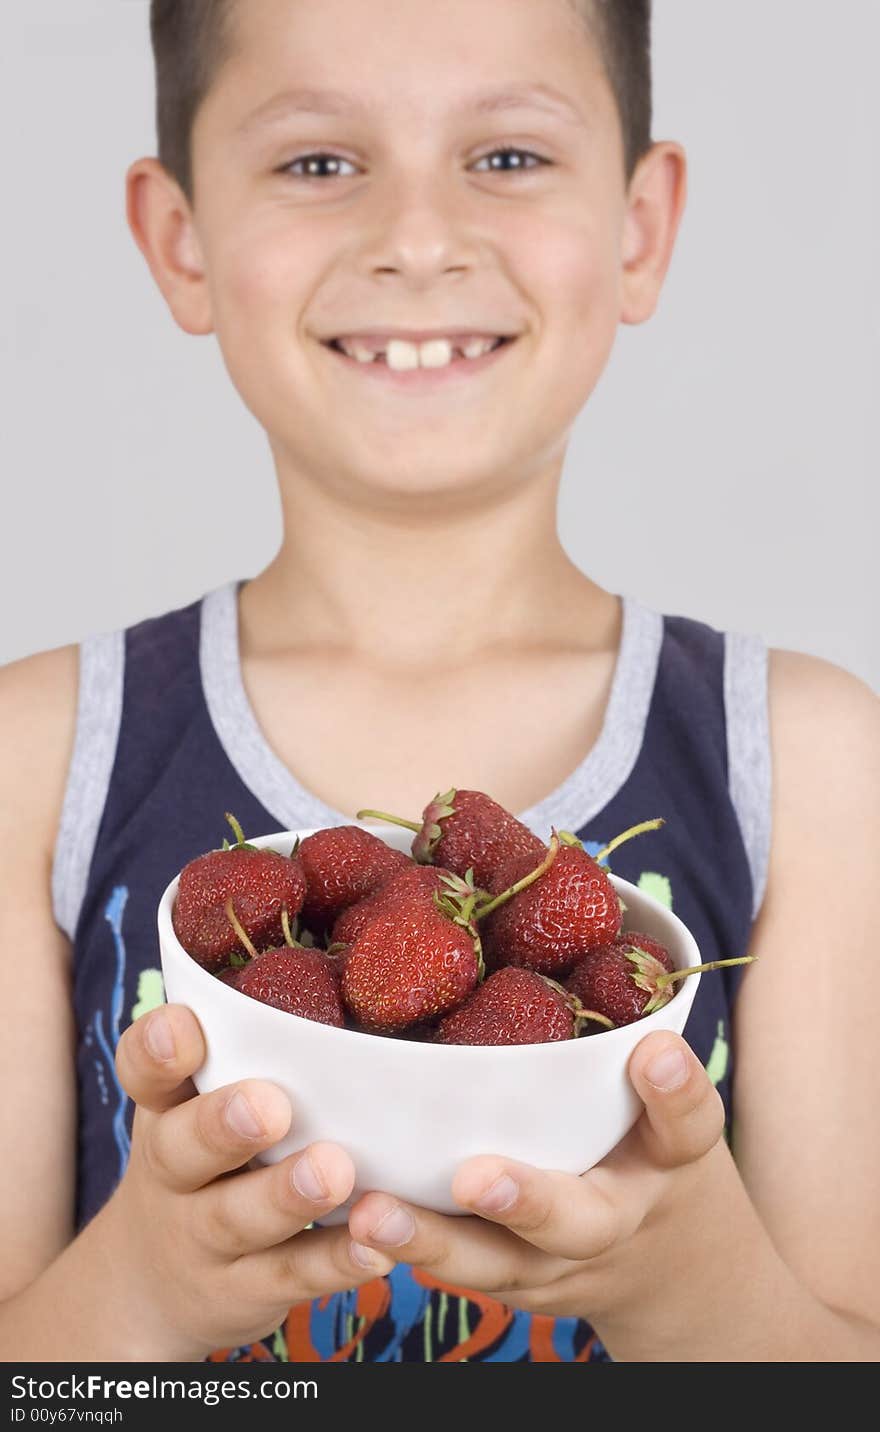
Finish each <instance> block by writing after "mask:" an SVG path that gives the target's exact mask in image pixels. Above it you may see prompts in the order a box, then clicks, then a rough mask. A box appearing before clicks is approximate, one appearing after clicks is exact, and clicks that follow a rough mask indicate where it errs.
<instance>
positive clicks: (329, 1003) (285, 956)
mask: <svg viewBox="0 0 880 1432" xmlns="http://www.w3.org/2000/svg"><path fill="white" fill-rule="evenodd" d="M234 988H235V989H237V990H239V991H240V992H241V994H246V995H249V996H250V998H251V999H257V1000H259V1001H260V1003H261V1004H271V1005H274V1007H275V1009H284V1010H286V1011H287V1013H288V1014H298V1015H300V1016H301V1018H302V1019H314V1020H317V1021H318V1022H319V1023H320V1024H333V1025H336V1026H337V1027H339V1028H342V1026H343V1025H344V1023H345V1019H344V1016H343V1012H342V1001H341V999H340V997H339V975H338V973H337V972H336V970H335V969H334V968H333V966H332V963H331V962H330V960H328V958H327V956H326V954H325V953H324V951H323V950H307V949H305V948H304V947H303V946H302V945H297V946H294V947H293V948H292V949H291V948H288V947H287V946H282V947H281V948H280V949H277V950H264V951H263V952H262V954H258V955H255V956H254V958H253V959H252V960H249V961H248V963H247V964H246V965H245V966H244V968H243V969H241V970H239V971H238V978H237V979H236V980H235V981H234Z"/></svg>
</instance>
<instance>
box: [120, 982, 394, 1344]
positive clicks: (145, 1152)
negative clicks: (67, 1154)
mask: <svg viewBox="0 0 880 1432" xmlns="http://www.w3.org/2000/svg"><path fill="white" fill-rule="evenodd" d="M204 1057H205V1044H204V1037H203V1035H202V1031H201V1028H200V1026H199V1024H198V1021H197V1020H196V1018H195V1016H194V1015H193V1014H192V1012H191V1011H190V1010H189V1009H187V1008H185V1007H184V1006H182V1005H164V1006H162V1008H161V1009H158V1010H153V1011H151V1012H150V1013H149V1014H145V1015H143V1016H142V1017H141V1018H140V1019H138V1020H137V1021H136V1022H135V1023H134V1024H133V1025H131V1027H130V1028H129V1029H127V1030H126V1031H125V1033H124V1034H123V1035H122V1037H121V1039H120V1041H119V1045H118V1048H117V1055H116V1067H117V1072H118V1074H119V1078H120V1081H121V1083H122V1085H123V1088H124V1089H125V1090H126V1092H127V1093H128V1094H129V1095H130V1096H131V1098H132V1099H133V1100H134V1102H135V1103H136V1104H137V1106H138V1107H137V1109H136V1111H135V1118H134V1127H133V1135H132V1144H131V1158H130V1160H129V1164H128V1168H127V1170H126V1173H125V1176H124V1177H123V1179H122V1181H121V1183H120V1185H119V1187H118V1189H117V1190H116V1192H115V1194H114V1195H113V1197H112V1198H111V1199H110V1201H109V1203H108V1204H107V1205H105V1208H104V1210H102V1212H101V1213H100V1214H98V1218H99V1219H102V1220H103V1222H104V1225H105V1228H106V1229H109V1230H111V1231H112V1232H111V1237H110V1245H109V1252H110V1254H111V1256H112V1258H113V1259H114V1260H121V1265H122V1267H123V1268H124V1272H125V1284H126V1290H127V1300H126V1301H127V1308H128V1309H130V1315H131V1318H132V1345H133V1347H135V1348H136V1349H137V1350H138V1351H137V1353H136V1354H133V1355H137V1356H144V1357H147V1358H148V1359H150V1360H159V1361H186V1360H190V1361H195V1360H197V1359H199V1358H202V1357H206V1356H207V1355H208V1354H209V1353H211V1352H213V1351H216V1350H218V1349H220V1348H226V1347H238V1346H241V1345H242V1344H247V1343H251V1342H255V1341H256V1340H257V1339H258V1338H261V1337H266V1336H267V1335H268V1334H269V1333H271V1332H272V1331H273V1329H274V1328H276V1327H278V1326H279V1325H280V1324H281V1323H282V1322H283V1320H284V1318H285V1317H286V1315H287V1313H288V1311H289V1309H290V1308H291V1307H293V1306H294V1305H295V1304H296V1303H301V1302H304V1301H309V1300H311V1299H312V1298H317V1297H321V1296H324V1295H326V1294H329V1293H334V1292H339V1291H341V1290H343V1289H348V1288H354V1287H357V1286H358V1285H359V1284H361V1283H366V1282H369V1280H370V1279H372V1278H375V1277H377V1276H379V1275H381V1274H382V1273H385V1272H387V1271H389V1269H390V1268H392V1267H393V1263H392V1262H391V1261H390V1260H389V1259H388V1258H387V1257H384V1256H383V1255H381V1254H378V1253H373V1254H372V1255H370V1253H369V1250H361V1251H362V1254H363V1256H365V1257H367V1258H370V1257H371V1261H372V1266H370V1267H367V1266H365V1265H364V1264H361V1263H359V1262H356V1261H355V1260H354V1258H353V1256H352V1251H351V1239H350V1235H349V1232H348V1229H347V1228H346V1226H345V1225H344V1224H343V1225H342V1226H341V1227H339V1228H322V1229H312V1230H309V1231H307V1232H303V1231H302V1230H303V1229H305V1228H306V1227H307V1225H308V1224H309V1223H311V1222H312V1220H313V1219H316V1218H320V1217H321V1215H322V1214H323V1215H325V1216H326V1214H327V1213H328V1212H329V1211H330V1210H331V1209H333V1208H335V1207H337V1206H338V1205H339V1204H340V1203H344V1202H345V1200H346V1199H347V1198H348V1197H349V1195H350V1193H351V1190H352V1187H353V1185H354V1179H355V1170H354V1165H353V1163H352V1161H351V1159H350V1158H349V1156H348V1154H346V1153H345V1152H344V1150H343V1149H341V1148H340V1147H339V1146H338V1145H336V1144H330V1143H319V1144H312V1145H310V1146H309V1148H307V1149H302V1150H300V1151H299V1152H297V1153H295V1154H291V1155H290V1156H289V1157H288V1158H286V1159H284V1160H283V1161H282V1162H281V1163H278V1164H273V1165H270V1166H267V1167H264V1168H259V1169H255V1170H252V1171H248V1170H244V1169H243V1165H246V1164H247V1163H248V1161H249V1160H250V1159H251V1158H253V1156H254V1155H255V1154H257V1153H259V1152H260V1151H261V1150H263V1149H266V1148H268V1147H269V1146H270V1145H271V1144H274V1143H276V1142H277V1141H278V1140H279V1139H280V1138H282V1137H283V1136H284V1135H285V1134H286V1133H287V1130H288V1128H289V1127H290V1124H291V1107H290V1104H289V1102H288V1099H287V1097H286V1096H285V1095H284V1094H283V1093H282V1091H281V1090H280V1089H279V1088H278V1087H277V1086H276V1085H274V1084H269V1083H265V1082H262V1081H258V1080H253V1079H252V1080H245V1081H243V1082H242V1083H240V1084H236V1085H230V1086H228V1087H226V1088H223V1089H217V1090H215V1091H214V1092H213V1093H211V1094H202V1095H197V1094H196V1092H195V1088H194V1086H193V1084H192V1082H191V1080H190V1077H189V1076H190V1075H191V1074H192V1073H193V1072H194V1071H195V1070H196V1069H198V1067H199V1065H200V1064H201V1063H202V1062H203V1060H204ZM293 1117H294V1119H295V1117H296V1115H295V1111H294V1113H293ZM239 1170H241V1171H239ZM315 1179H317V1180H318V1181H319V1182H318V1184H316V1183H315ZM321 1186H323V1190H324V1194H323V1196H322V1195H321ZM117 1271H118V1269H117Z"/></svg>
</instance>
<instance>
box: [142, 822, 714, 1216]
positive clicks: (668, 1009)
mask: <svg viewBox="0 0 880 1432" xmlns="http://www.w3.org/2000/svg"><path fill="white" fill-rule="evenodd" d="M365 829H368V830H371V831H373V833H374V834H375V835H378V836H380V837H381V839H382V840H384V841H385V842H386V844H387V845H391V846H394V847H395V848H396V849H398V850H404V851H406V852H407V853H408V852H409V849H410V844H411V841H412V835H411V834H409V833H408V832H407V831H405V830H402V829H400V828H398V827H393V826H382V825H373V824H369V825H365ZM311 834H312V831H310V830H300V831H283V832H278V833H276V834H274V835H264V836H260V837H258V838H256V839H252V838H250V837H249V844H252V845H257V846H267V845H268V846H271V847H272V849H273V850H278V851H280V852H281V854H283V855H289V854H290V851H291V849H292V847H293V842H294V839H295V837H296V835H299V836H300V838H301V839H304V838H305V836H307V835H311ZM611 880H612V883H613V885H614V887H615V889H616V890H617V892H618V894H619V895H620V896H621V898H622V899H623V901H624V903H625V904H626V906H627V911H626V914H625V916H624V928H625V929H630V930H641V931H643V932H644V933H645V934H649V935H653V936H655V938H656V939H658V940H660V941H662V943H663V944H664V945H665V946H666V948H667V949H668V950H669V953H670V955H671V956H672V960H673V963H674V964H675V967H676V968H677V969H684V968H685V967H687V966H688V965H698V964H699V963H700V955H699V951H698V949H697V945H696V941H695V940H694V938H693V936H692V935H691V933H690V931H689V930H688V929H687V927H686V926H685V925H683V924H682V922H681V920H679V919H678V917H677V916H676V915H674V914H673V913H672V911H671V910H667V909H666V908H665V907H664V906H663V905H661V904H659V902H658V901H656V900H654V899H652V897H651V896H649V895H646V894H645V893H644V891H642V890H639V889H638V887H637V886H635V885H631V884H630V883H629V882H628V881H626V880H621V879H619V878H618V877H617V876H616V875H612V876H611ZM176 893H177V879H176V878H175V879H174V880H172V881H171V883H170V885H169V886H168V887H167V889H166V890H165V893H164V894H163V896H162V900H161V902H160V905H159V914H158V919H159V944H160V948H161V956H162V973H163V976H164V981H165V992H166V997H167V999H168V1000H169V1002H171V1003H173V1004H184V1005H188V1006H189V1008H190V1009H191V1010H192V1011H193V1012H194V1014H195V1015H196V1017H197V1018H198V1020H199V1022H200V1024H201V1026H202V1029H203V1031H204V1034H205V1040H206V1043H207V1047H208V1055H207V1058H206V1060H205V1062H204V1064H203V1065H202V1066H201V1068H200V1069H199V1070H198V1072H197V1073H196V1074H195V1076H194V1083H195V1085H196V1088H197V1089H198V1090H199V1092H200V1093H205V1092H208V1091H210V1090H212V1089H217V1088H220V1087H221V1086H222V1085H224V1084H232V1083H234V1082H235V1081H236V1080H239V1079H268V1080H270V1081H271V1082H272V1083H274V1084H278V1085H279V1086H280V1087H281V1088H282V1089H283V1090H284V1091H285V1093H286V1094H287V1095H288V1097H289V1098H290V1101H291V1104H292V1106H293V1111H294V1112H293V1122H292V1124H291V1129H290V1132H289V1133H288V1134H287V1135H286V1137H285V1138H283V1139H282V1140H281V1141H280V1142H279V1143H277V1144H275V1145H273V1147H272V1148H271V1149H268V1150H266V1152H265V1153H263V1154H261V1155H259V1161H260V1162H263V1163H274V1162H277V1161H278V1160H279V1159H282V1158H285V1157H286V1156H287V1155H288V1154H290V1153H293V1152H294V1151H295V1150H296V1149H300V1148H303V1147H304V1146H305V1145H306V1144H309V1143H312V1142H314V1141H315V1140H317V1139H329V1140H332V1141H333V1142H334V1143H338V1144H341V1145H342V1146H343V1148H345V1149H347V1150H348V1152H349V1154H350V1155H351V1157H352V1159H353V1160H354V1164H355V1168H356V1170H357V1182H356V1185H355V1189H354V1192H353V1194H352V1198H351V1200H350V1203H349V1204H346V1205H345V1207H344V1208H340V1209H337V1210H335V1211H334V1212H333V1213H332V1214H331V1215H329V1216H328V1217H325V1218H324V1219H322V1222H323V1223H335V1222H342V1221H343V1220H344V1219H345V1218H346V1217H347V1213H348V1208H349V1207H350V1204H351V1203H353V1202H354V1201H355V1200H356V1199H357V1198H359V1197H360V1195H361V1194H363V1193H366V1192H367V1191H368V1190H370V1189H381V1190H384V1191H385V1192H387V1193H392V1194H397V1195H398V1196H399V1197H401V1198H404V1199H407V1200H409V1201H410V1202H412V1203H417V1204H421V1205H422V1206H423V1207H425V1208H433V1209H436V1210H437V1211H438V1212H440V1213H461V1212H462V1209H461V1208H460V1207H459V1206H458V1204H456V1203H454V1202H453V1200H452V1196H451V1193H450V1184H451V1181H452V1177H453V1174H454V1173H455V1170H456V1168H457V1167H458V1165H459V1164H460V1163H461V1162H462V1160H463V1159H466V1158H470V1157H471V1156H472V1155H474V1154H501V1155H503V1156H505V1157H507V1158H512V1159H519V1160H521V1161H522V1162H524V1163H529V1164H533V1165H535V1166H536V1167H539V1168H551V1169H561V1170H563V1171H565V1172H567V1173H584V1172H585V1171H586V1170H587V1169H589V1168H592V1166H593V1165H594V1164H595V1163H598V1162H599V1160H600V1159H602V1158H604V1157H605V1155H606V1154H607V1153H608V1152H609V1151H610V1150H611V1149H612V1148H613V1147H614V1145H615V1144H617V1143H618V1142H619V1141H620V1140H621V1139H622V1138H623V1136H624V1134H626V1133H627V1131H628V1130H629V1129H630V1128H631V1127H632V1125H633V1124H634V1123H635V1121H636V1118H637V1117H638V1115H639V1113H640V1111H641V1108H642V1104H641V1100H640V1099H639V1097H638V1095H637V1094H636V1092H635V1090H634V1089H633V1086H632V1084H631V1083H630V1081H629V1078H628V1077H627V1072H626V1066H627V1062H628V1060H629V1056H630V1054H631V1053H632V1051H633V1049H634V1048H635V1046H636V1045H637V1044H638V1043H639V1041H640V1040H642V1039H644V1037H645V1035H646V1034H649V1033H650V1032H651V1030H654V1029H669V1030H673V1031H674V1032H675V1033H676V1034H681V1032H682V1030H683V1028H684V1025H685V1021H686V1020H687V1017H688V1014H689V1013H690V1009H691V1005H692V1004H693V1002H694V996H695V995H696V992H697V986H698V985H699V982H700V976H699V975H690V976H689V977H688V978H687V979H686V980H683V981H681V983H680V985H679V988H678V991H677V992H676V994H675V995H674V996H673V998H672V999H671V1000H670V1001H669V1003H668V1004H666V1005H664V1006H663V1008H662V1009H658V1010H656V1011H655V1012H654V1013H653V1014H650V1015H648V1016H647V1017H646V1018H645V1019H641V1020H637V1021H636V1023H635V1024H629V1025H624V1026H623V1027H622V1028H620V1029H613V1030H603V1031H602V1032H601V1033H599V1034H592V1035H589V1036H588V1037H585V1038H584V1037H582V1038H580V1039H571V1040H561V1041H558V1042H556V1043H552V1044H527V1045H509V1046H501V1047H494V1046H476V1045H457V1044H448V1045H447V1044H420V1043H418V1042H416V1041H414V1040H405V1039H401V1038H397V1039H386V1038H383V1037H382V1036H380V1035H375V1034H360V1033H357V1032H356V1031H355V1030H349V1029H334V1028H332V1027H331V1026H330V1025H325V1024H318V1023H316V1022H315V1021H314V1020H309V1019H301V1018H300V1017H299V1016H298V1015H293V1014H287V1013H286V1012H285V1011H283V1010H280V1009H274V1008H273V1007H272V1006H271V1005H265V1004H260V1003H259V1002H258V1001H257V1000H255V999H250V998H249V997H248V996H247V995H243V994H240V993H239V992H238V990H235V989H232V988H231V986H229V985H227V984H225V983H224V982H223V981H222V980H219V979H217V978H216V977H215V976H214V975H211V974H208V973H207V972H206V971H205V970H204V969H202V967H201V965H198V964H196V962H195V960H194V959H192V958H191V957H190V956H189V955H188V954H187V953H186V951H185V950H184V948H183V946H182V945H181V944H180V942H179V940H178V939H177V937H176V935H175V933H174V929H173V926H172V923H171V907H172V905H173V903H174V897H175V895H176Z"/></svg>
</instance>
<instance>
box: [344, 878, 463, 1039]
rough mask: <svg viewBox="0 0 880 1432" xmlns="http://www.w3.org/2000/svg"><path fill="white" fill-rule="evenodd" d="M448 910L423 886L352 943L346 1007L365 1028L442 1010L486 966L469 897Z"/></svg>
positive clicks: (398, 1024)
mask: <svg viewBox="0 0 880 1432" xmlns="http://www.w3.org/2000/svg"><path fill="white" fill-rule="evenodd" d="M444 905H445V907H446V908H445V909H441V908H440V907H439V905H437V904H435V903H434V899H433V898H432V899H428V898H426V896H425V895H424V894H423V893H422V892H421V891H416V892H415V893H414V894H413V893H411V894H410V895H409V896H408V897H407V899H406V900H403V899H401V900H399V901H397V902H396V903H395V906H394V908H393V910H388V909H386V910H385V911H384V912H383V913H381V914H379V915H377V917H376V919H375V920H372V921H371V922H370V924H369V925H368V926H367V928H366V929H365V930H364V931H363V933H362V934H361V935H359V936H358V938H357V939H356V940H355V941H354V943H353V944H352V945H350V946H349V951H348V959H347V962H346V966H345V971H344V973H343V976H342V997H343V1000H344V1002H345V1007H346V1009H347V1010H348V1012H349V1013H350V1014H351V1015H352V1017H353V1018H354V1019H355V1020H356V1021H357V1023H358V1024H359V1025H360V1026H361V1028H362V1029H365V1030H368V1031H371V1032H372V1033H376V1034H390V1033H394V1032H395V1031H396V1030H403V1029H406V1028H408V1027H409V1026H410V1025H416V1024H421V1023H422V1022H423V1021H424V1020H426V1019H432V1018H434V1017H435V1016H436V1015H440V1014H445V1013H446V1012H447V1010H450V1009H454V1008H455V1006H456V1005H458V1004H461V1002H462V1000H464V999H466V998H467V996H468V995H469V994H470V992H471V990H472V989H473V988H474V987H475V985H476V984H477V981H478V979H480V978H481V976H482V973H483V967H482V958H481V955H480V939H479V936H478V934H477V932H476V928H475V926H473V925H472V924H471V923H470V917H469V911H468V908H467V904H466V903H465V904H464V905H463V908H462V909H461V911H460V912H456V913H453V911H454V909H455V907H454V906H453V905H452V903H451V902H446V901H444Z"/></svg>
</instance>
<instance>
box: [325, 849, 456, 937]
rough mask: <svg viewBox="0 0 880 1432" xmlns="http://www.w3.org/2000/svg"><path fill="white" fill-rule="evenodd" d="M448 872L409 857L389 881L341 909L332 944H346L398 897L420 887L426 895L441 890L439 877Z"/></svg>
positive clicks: (440, 867) (334, 928) (441, 881)
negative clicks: (354, 903)
mask: <svg viewBox="0 0 880 1432" xmlns="http://www.w3.org/2000/svg"><path fill="white" fill-rule="evenodd" d="M449 873H450V872H449V871H448V870H444V869H443V868H442V866H438V865H416V864H415V863H414V862H413V861H411V860H410V861H407V866H406V869H405V870H401V871H399V873H398V874H396V875H392V877H391V879H390V880H386V881H385V882H384V883H383V884H382V885H380V886H379V887H378V889H376V890H374V891H373V892H372V893H371V894H370V895H365V896H364V898H363V900H358V902H357V904H356V905H349V907H348V909H347V910H343V912H342V914H341V915H340V916H339V918H338V919H337V921H336V922H335V924H334V926H333V941H334V943H336V942H337V941H338V942H341V943H342V944H346V945H350V944H351V943H352V941H354V940H356V939H357V937H358V935H360V934H362V932H363V931H364V930H365V929H366V928H367V926H368V925H369V923H370V921H371V920H373V919H375V917H376V915H378V914H380V913H381V912H382V911H383V910H385V909H386V908H389V907H393V905H394V904H395V902H396V901H397V900H398V899H401V898H406V896H407V895H409V894H410V893H414V892H416V891H419V890H421V891H423V892H424V893H425V894H426V895H428V896H429V897H430V896H431V895H433V893H434V891H435V890H441V891H442V890H443V889H444V884H443V876H444V875H449Z"/></svg>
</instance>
